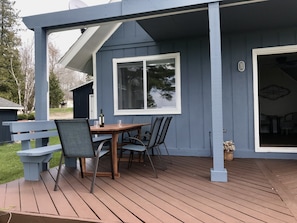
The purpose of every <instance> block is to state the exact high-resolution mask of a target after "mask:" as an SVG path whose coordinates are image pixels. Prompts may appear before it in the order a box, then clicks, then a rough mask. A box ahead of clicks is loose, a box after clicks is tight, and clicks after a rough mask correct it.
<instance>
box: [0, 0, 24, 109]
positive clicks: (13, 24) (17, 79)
mask: <svg viewBox="0 0 297 223" xmlns="http://www.w3.org/2000/svg"><path fill="white" fill-rule="evenodd" d="M14 4H15V2H11V1H9V0H1V2H0V25H1V26H0V96H1V97H4V98H7V99H9V100H12V101H15V102H17V103H19V104H21V100H22V96H21V88H22V85H23V80H22V78H21V74H20V73H21V72H20V59H19V51H18V47H19V46H20V44H21V41H20V38H19V37H18V36H17V31H18V30H17V28H18V25H19V24H18V20H19V17H18V13H17V12H15V10H14V8H13V6H14Z"/></svg>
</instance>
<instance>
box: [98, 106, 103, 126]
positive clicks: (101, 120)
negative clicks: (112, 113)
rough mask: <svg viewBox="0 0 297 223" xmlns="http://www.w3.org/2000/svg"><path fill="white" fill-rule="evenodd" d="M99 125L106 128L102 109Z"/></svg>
mask: <svg viewBox="0 0 297 223" xmlns="http://www.w3.org/2000/svg"><path fill="white" fill-rule="evenodd" d="M99 125H100V127H104V114H103V111H102V109H101V110H100V115H99Z"/></svg>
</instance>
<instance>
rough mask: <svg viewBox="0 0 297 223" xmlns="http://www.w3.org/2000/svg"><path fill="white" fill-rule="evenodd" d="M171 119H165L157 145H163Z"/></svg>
mask: <svg viewBox="0 0 297 223" xmlns="http://www.w3.org/2000/svg"><path fill="white" fill-rule="evenodd" d="M171 119H172V117H167V118H166V119H165V122H164V124H163V128H162V130H161V134H160V138H159V141H158V144H162V143H164V141H165V138H166V134H167V131H168V128H169V124H170V122H171Z"/></svg>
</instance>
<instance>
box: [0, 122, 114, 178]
mask: <svg viewBox="0 0 297 223" xmlns="http://www.w3.org/2000/svg"><path fill="white" fill-rule="evenodd" d="M2 124H3V125H4V126H9V128H10V133H11V141H14V142H21V145H22V150H20V151H18V152H17V155H18V156H20V159H21V161H22V162H23V165H24V178H25V180H28V181H38V180H40V173H41V172H42V171H46V170H48V168H49V161H50V160H51V158H52V154H53V153H54V152H57V151H61V150H62V146H61V144H57V145H48V141H49V138H50V137H54V136H58V131H57V130H56V124H55V122H54V121H26V122H20V121H12V122H3V123H2ZM33 139H35V140H36V143H35V148H31V143H30V141H31V140H33ZM110 139H111V136H110V135H101V136H96V135H95V136H94V137H93V142H94V143H100V142H101V141H103V140H110ZM76 164H77V162H76V159H73V158H66V159H65V165H66V166H67V167H73V168H76Z"/></svg>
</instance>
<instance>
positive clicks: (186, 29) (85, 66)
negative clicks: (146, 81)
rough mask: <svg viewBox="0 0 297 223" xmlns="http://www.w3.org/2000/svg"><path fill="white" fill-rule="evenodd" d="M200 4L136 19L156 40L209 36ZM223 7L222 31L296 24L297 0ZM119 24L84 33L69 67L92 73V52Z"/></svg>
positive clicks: (231, 2)
mask: <svg viewBox="0 0 297 223" xmlns="http://www.w3.org/2000/svg"><path fill="white" fill-rule="evenodd" d="M201 6H202V7H201V8H200V9H199V10H198V11H197V9H195V11H193V12H188V13H181V14H174V15H169V16H164V17H157V18H149V19H143V20H137V22H138V23H139V24H140V26H142V28H143V29H144V30H146V32H147V33H148V34H149V35H150V36H151V37H152V38H153V39H154V40H156V41H161V40H166V39H180V38H187V37H197V36H207V35H208V11H207V7H206V6H207V5H206V4H205V5H201ZM204 6H205V7H204ZM220 7H221V10H220V13H221V32H222V33H225V34H226V33H236V32H237V33H242V32H248V31H249V32H251V31H257V30H264V29H266V30H270V29H277V28H286V27H297V13H296V9H297V1H296V0H243V1H238V0H224V1H222V2H221V3H220ZM118 24H119V23H115V24H114V25H112V26H110V25H105V26H103V28H102V27H101V28H100V27H99V26H98V28H93V31H92V34H91V35H86V34H87V33H84V35H82V37H81V38H80V39H79V40H78V41H77V42H76V43H75V44H74V46H73V47H72V48H71V49H70V50H69V51H68V52H67V53H66V54H65V56H64V57H63V58H62V60H61V63H62V64H63V65H64V66H66V67H68V68H70V69H74V70H78V71H82V72H86V73H89V74H92V62H91V61H92V59H91V56H92V53H94V50H98V49H99V48H100V47H101V46H102V45H103V44H104V42H105V41H106V40H107V39H108V38H109V36H110V35H112V33H113V32H114V31H115V30H116V29H117V28H118ZM98 40H99V41H98Z"/></svg>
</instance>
